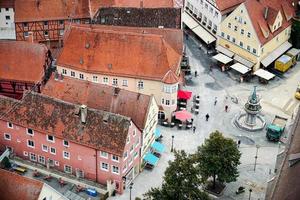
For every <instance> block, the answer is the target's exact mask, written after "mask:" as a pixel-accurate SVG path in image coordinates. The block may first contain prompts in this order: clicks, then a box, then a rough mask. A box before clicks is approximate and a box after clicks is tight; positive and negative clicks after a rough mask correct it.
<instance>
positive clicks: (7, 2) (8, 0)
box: [0, 0, 15, 8]
mask: <svg viewBox="0 0 300 200" xmlns="http://www.w3.org/2000/svg"><path fill="white" fill-rule="evenodd" d="M14 6H15V0H1V1H0V8H14Z"/></svg>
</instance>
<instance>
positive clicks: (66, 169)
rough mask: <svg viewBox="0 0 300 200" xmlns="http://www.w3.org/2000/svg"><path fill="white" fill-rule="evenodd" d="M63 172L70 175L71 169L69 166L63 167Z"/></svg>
mask: <svg viewBox="0 0 300 200" xmlns="http://www.w3.org/2000/svg"><path fill="white" fill-rule="evenodd" d="M64 171H65V172H66V173H68V174H71V173H72V167H71V166H70V165H65V166H64Z"/></svg>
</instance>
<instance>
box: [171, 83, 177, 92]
mask: <svg viewBox="0 0 300 200" xmlns="http://www.w3.org/2000/svg"><path fill="white" fill-rule="evenodd" d="M176 92H177V85H173V86H172V93H176Z"/></svg>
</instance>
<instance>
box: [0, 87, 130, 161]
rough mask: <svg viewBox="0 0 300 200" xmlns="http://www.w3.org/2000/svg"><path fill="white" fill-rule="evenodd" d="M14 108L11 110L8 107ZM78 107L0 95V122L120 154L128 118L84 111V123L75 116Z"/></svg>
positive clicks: (48, 99) (35, 95) (34, 96)
mask: <svg viewBox="0 0 300 200" xmlns="http://www.w3.org/2000/svg"><path fill="white" fill-rule="evenodd" d="M12 106H14V109H13V110H12V111H11V112H9V113H7V112H8V111H9V110H11V107H12ZM79 108H80V107H79V106H78V105H75V104H72V103H68V102H64V101H61V100H58V99H55V98H52V97H48V96H45V95H42V94H38V93H34V92H27V93H25V94H24V97H23V99H22V100H21V101H18V100H14V99H11V98H8V97H4V96H0V116H1V115H3V114H4V113H6V114H4V116H3V117H2V119H3V120H6V121H10V122H12V123H14V124H17V125H20V126H23V127H29V128H32V129H33V130H36V131H40V132H41V133H45V134H52V135H54V136H55V137H58V138H63V139H65V140H69V141H72V142H74V143H78V144H81V145H85V146H88V147H91V148H94V149H98V150H102V151H106V152H109V153H113V154H116V155H120V156H121V155H123V151H124V147H125V145H126V138H127V135H128V130H129V126H130V119H129V118H127V117H124V116H122V115H117V114H112V113H108V112H105V111H100V110H95V109H92V108H87V117H86V123H85V124H82V123H81V119H80V116H78V114H77V113H78V111H79Z"/></svg>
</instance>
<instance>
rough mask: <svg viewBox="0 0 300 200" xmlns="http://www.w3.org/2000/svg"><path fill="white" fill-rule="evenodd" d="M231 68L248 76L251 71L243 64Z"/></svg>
mask: <svg viewBox="0 0 300 200" xmlns="http://www.w3.org/2000/svg"><path fill="white" fill-rule="evenodd" d="M230 68H232V69H234V70H236V71H238V72H240V73H241V74H246V73H247V72H249V71H250V70H251V69H249V68H248V67H246V66H245V65H242V64H241V63H235V64H233V65H231V66H230Z"/></svg>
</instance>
